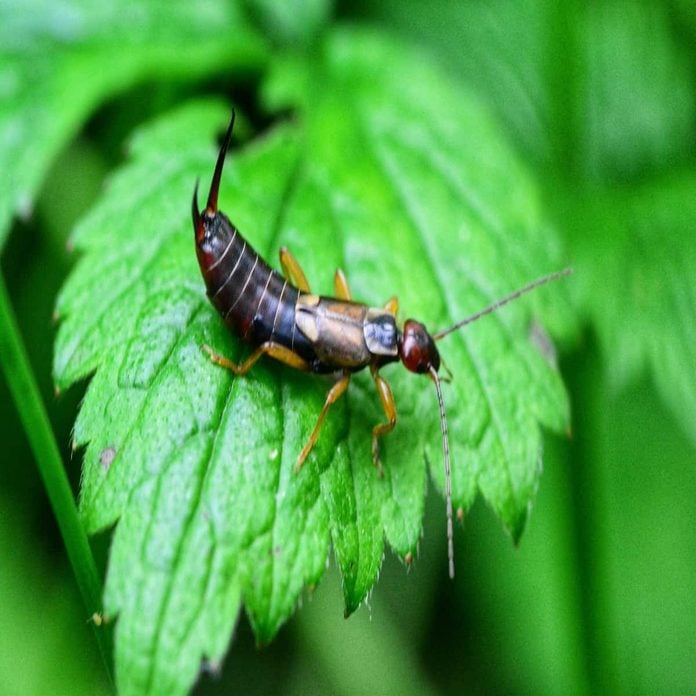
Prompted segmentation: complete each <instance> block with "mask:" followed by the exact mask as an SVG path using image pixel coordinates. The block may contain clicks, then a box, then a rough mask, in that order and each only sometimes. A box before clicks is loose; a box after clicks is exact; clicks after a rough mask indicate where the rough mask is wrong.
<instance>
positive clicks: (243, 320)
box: [191, 112, 571, 577]
mask: <svg viewBox="0 0 696 696" xmlns="http://www.w3.org/2000/svg"><path fill="white" fill-rule="evenodd" d="M234 119H235V114H234V112H233V113H232V118H231V120H230V125H229V127H228V129H227V132H226V134H225V138H224V140H223V143H222V147H221V148H220V153H219V155H218V159H217V163H216V165H215V171H214V174H213V180H212V183H211V186H210V192H209V194H208V200H207V203H206V207H205V208H204V209H203V210H202V211H200V209H199V206H198V198H197V193H198V186H197V185H196V187H195V188H194V192H193V202H192V210H191V213H192V217H193V228H194V232H195V241H196V253H197V256H198V263H199V265H200V268H201V273H202V274H203V278H204V280H205V284H206V288H207V292H208V297H209V298H210V301H211V302H212V303H213V305H214V306H215V307H216V309H217V310H218V312H219V313H220V314H221V316H222V318H223V319H224V321H225V323H226V324H227V325H228V327H229V328H230V329H231V331H232V332H233V333H234V334H236V335H238V336H240V337H241V338H242V339H243V340H244V341H246V342H247V343H249V344H250V345H251V346H252V347H253V351H252V353H251V355H249V357H248V358H247V359H246V360H244V361H243V362H241V363H239V364H236V363H234V362H232V361H230V360H228V359H227V358H225V357H223V356H221V355H218V354H217V353H215V352H214V351H213V350H212V349H211V348H210V347H208V346H203V349H204V350H205V351H206V352H207V353H208V355H209V356H210V359H211V360H212V361H213V362H214V363H216V364H218V365H221V366H222V367H226V368H228V369H229V370H231V371H232V372H234V373H235V374H236V375H244V374H246V373H247V372H248V371H249V370H250V369H251V367H252V366H253V365H254V364H255V363H256V361H257V360H258V359H259V358H260V357H261V356H262V355H268V356H270V357H272V358H275V359H276V360H278V361H280V362H282V363H285V364H286V365H289V366H290V367H294V368H295V369H298V370H303V371H305V372H315V373H324V374H333V375H335V377H336V381H335V382H334V384H333V386H332V387H331V389H330V390H329V393H328V394H327V396H326V400H325V402H324V406H323V407H322V409H321V411H320V413H319V416H318V418H317V423H316V425H315V426H314V429H313V430H312V433H311V434H310V436H309V439H308V440H307V442H306V444H305V446H304V447H303V448H302V451H301V452H300V453H299V455H298V457H297V462H296V464H295V469H296V471H299V470H300V469H301V467H302V465H303V463H304V461H305V460H306V459H307V457H308V455H309V453H310V452H311V450H312V448H313V447H314V444H315V443H316V441H317V438H318V437H319V432H320V430H321V426H322V424H323V422H324V419H325V417H326V414H327V412H328V410H329V408H330V407H331V405H332V404H334V403H335V402H336V401H337V400H338V399H339V398H340V397H341V395H342V394H343V393H344V392H345V390H346V389H347V387H348V384H349V382H350V377H351V375H352V373H354V372H357V371H359V370H362V369H364V368H366V367H369V369H370V373H371V375H372V379H373V380H374V383H375V387H376V388H377V393H378V395H379V398H380V401H381V403H382V408H383V409H384V414H385V416H386V422H384V423H378V424H377V425H375V426H374V427H373V429H372V458H373V461H374V463H375V465H376V466H377V468H378V470H379V471H380V473H381V470H382V466H381V463H380V458H379V438H380V437H382V436H383V435H386V434H387V433H389V432H391V431H392V430H393V429H394V426H395V425H396V404H395V402H394V396H393V394H392V391H391V388H390V387H389V384H388V383H387V382H386V380H385V379H384V377H382V376H381V375H380V373H379V371H380V369H381V368H382V367H383V366H384V365H386V364H388V363H392V362H398V361H401V362H402V363H403V364H404V366H405V367H406V369H408V370H410V371H411V372H415V373H417V374H424V375H428V377H430V379H432V381H433V382H434V383H435V388H436V392H437V400H438V405H439V409H440V424H441V429H442V447H443V455H444V465H445V498H446V503H447V546H448V559H449V575H450V577H454V548H453V522H452V490H451V475H450V453H449V438H448V434H447V417H446V415H445V406H444V400H443V398H442V388H441V384H440V377H439V370H440V353H439V352H438V349H437V346H436V345H435V343H436V342H437V341H439V340H440V339H442V338H444V337H445V336H447V335H448V334H450V333H451V332H453V331H456V330H458V329H460V328H462V327H463V326H465V325H466V324H469V323H471V322H473V321H476V320H477V319H479V318H480V317H482V316H484V315H485V314H488V313H490V312H492V311H494V310H496V309H498V308H499V307H502V306H503V305H505V304H507V303H508V302H510V301H512V300H514V299H516V298H518V297H519V296H520V295H522V294H524V293H526V292H529V291H530V290H532V289H534V288H536V287H539V286H540V285H543V284H545V283H548V282H550V281H553V280H556V279H558V278H560V277H562V276H565V275H567V274H569V273H570V272H571V269H565V270H563V271H560V272H558V273H552V274H550V275H547V276H544V277H542V278H540V279H538V280H536V281H534V282H533V283H531V284H529V285H527V286H525V287H523V288H521V289H520V290H517V291H516V292H514V293H512V294H510V295H508V296H506V297H504V298H503V299H501V300H499V301H498V302H495V303H493V304H492V305H490V306H489V307H486V308H485V309H483V310H482V311H480V312H477V313H476V314H474V315H472V316H470V317H468V318H466V319H464V320H462V321H460V322H458V323H457V324H454V325H453V326H451V327H449V328H448V329H445V330H443V331H438V332H437V333H434V334H431V333H429V332H428V330H427V329H426V327H425V326H424V325H423V324H422V323H420V322H418V321H416V320H414V319H408V320H407V321H406V322H405V323H404V324H403V327H399V325H398V324H397V320H396V314H397V310H398V301H397V299H396V298H395V297H392V298H391V299H390V300H389V301H388V302H387V303H386V304H385V305H384V306H383V307H369V306H367V305H365V304H362V303H361V302H355V301H353V300H352V298H351V292H350V288H349V286H348V281H347V280H346V277H345V275H344V274H343V272H342V271H341V270H340V269H338V270H337V271H336V273H335V275H334V289H335V293H336V296H335V297H326V296H321V295H315V294H313V293H312V292H311V290H310V288H309V283H308V282H307V279H306V277H305V274H304V272H303V271H302V268H301V267H300V265H299V263H298V262H297V260H296V259H295V257H294V256H293V255H292V254H291V253H290V252H289V251H288V250H287V249H286V248H284V247H281V249H280V265H281V268H282V271H283V275H281V274H280V273H278V272H277V271H275V270H273V269H272V268H271V267H270V266H269V265H268V264H267V263H266V262H265V261H264V260H263V259H262V258H261V256H259V254H258V253H256V251H254V249H253V248H252V247H251V245H250V244H249V243H248V242H247V241H246V239H244V237H242V235H241V234H240V232H239V230H238V229H237V228H236V227H235V226H234V225H233V224H232V222H231V221H230V220H229V218H228V217H227V216H226V215H225V214H224V213H222V212H221V211H220V210H218V204H217V199H218V190H219V187H220V178H221V176H222V169H223V165H224V162H225V155H226V153H227V149H228V147H229V143H230V138H231V136H232V129H233V127H234Z"/></svg>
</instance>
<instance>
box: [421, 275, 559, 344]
mask: <svg viewBox="0 0 696 696" xmlns="http://www.w3.org/2000/svg"><path fill="white" fill-rule="evenodd" d="M572 272H573V269H572V268H564V269H563V270H562V271H557V272H556V273H550V274H549V275H546V276H543V277H542V278H537V280H535V281H534V282H533V283H530V284H529V285H525V286H524V287H523V288H520V289H519V290H516V291H515V292H513V293H511V294H510V295H508V296H507V297H503V299H502V300H498V301H497V302H494V303H493V304H492V305H489V306H488V307H486V308H485V309H482V310H481V311H480V312H476V314H472V315H471V316H470V317H467V318H466V319H462V321H459V322H457V323H456V324H455V325H454V326H450V327H449V329H443V330H442V331H438V332H437V333H436V334H433V339H434V340H435V341H439V340H440V339H441V338H444V337H445V336H447V335H448V334H451V333H452V332H453V331H457V329H461V328H462V326H466V325H467V324H471V322H472V321H476V320H477V319H480V318H481V317H483V316H485V315H486V314H490V313H491V312H494V311H495V310H496V309H498V308H500V307H502V306H503V305H506V304H507V303H508V302H512V300H516V299H517V298H518V297H519V296H520V295H524V294H525V293H528V292H529V291H530V290H534V288H538V287H539V286H540V285H545V284H546V283H550V282H551V281H553V280H558V279H559V278H562V277H563V276H567V275H570V274H571V273H572Z"/></svg>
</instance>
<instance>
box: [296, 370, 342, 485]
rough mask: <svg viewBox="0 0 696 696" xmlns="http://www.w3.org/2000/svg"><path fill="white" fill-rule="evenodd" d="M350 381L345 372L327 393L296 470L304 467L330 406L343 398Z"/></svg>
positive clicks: (298, 458) (298, 459)
mask: <svg viewBox="0 0 696 696" xmlns="http://www.w3.org/2000/svg"><path fill="white" fill-rule="evenodd" d="M349 383H350V373H349V372H344V373H343V375H342V376H341V377H340V378H339V380H338V381H337V382H336V383H335V384H334V385H333V387H331V389H330V390H329V393H328V394H327V395H326V401H325V402H324V406H323V407H322V409H321V413H320V414H319V418H318V420H317V424H316V425H315V426H314V430H312V434H311V435H310V436H309V440H307V444H306V445H305V446H304V447H303V448H302V451H301V452H300V456H299V457H297V463H296V464H295V471H299V470H300V469H301V468H302V465H303V464H304V461H305V459H307V456H308V455H309V453H310V452H311V451H312V447H314V445H315V443H316V441H317V438H318V437H319V431H320V430H321V426H322V424H323V423H324V418H326V414H327V412H328V410H329V407H330V406H331V404H335V403H336V402H337V401H338V400H339V399H340V398H341V395H342V394H343V392H344V391H345V390H346V389H347V388H348V384H349Z"/></svg>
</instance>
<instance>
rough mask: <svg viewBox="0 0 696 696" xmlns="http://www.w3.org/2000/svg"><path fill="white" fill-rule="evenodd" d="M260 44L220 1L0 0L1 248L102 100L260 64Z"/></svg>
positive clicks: (231, 5) (230, 6)
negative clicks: (144, 84)
mask: <svg viewBox="0 0 696 696" xmlns="http://www.w3.org/2000/svg"><path fill="white" fill-rule="evenodd" d="M211 27H214V28H215V30H214V31H211ZM231 35H233V36H234V41H230V40H229V37H230V36H231ZM262 50H263V49H262V46H261V44H260V41H259V39H258V38H257V37H255V36H254V35H253V34H252V33H251V31H250V29H249V28H248V27H247V26H246V25H245V24H244V21H243V19H242V17H241V16H240V14H239V11H238V9H236V5H235V4H234V3H228V2H223V1H222V0H207V1H206V2H201V3H195V4H192V3H189V2H178V1H177V2H171V1H170V0H148V2H124V3H102V2H97V1H96V0H59V1H58V2H55V3H51V4H47V3H46V2H43V1H42V0H4V1H3V2H1V3H0V171H3V172H4V173H5V175H4V176H5V178H4V179H3V185H2V186H0V248H1V247H2V244H3V242H4V240H5V237H6V236H7V233H8V232H9V226H10V222H11V218H12V215H13V214H15V213H19V214H21V215H25V216H26V215H28V214H29V213H30V211H31V207H32V204H33V200H34V197H35V195H36V192H37V190H38V188H39V186H40V185H41V181H42V179H43V177H44V175H45V174H46V171H47V170H48V167H49V165H50V163H51V160H52V159H53V157H55V155H56V153H57V152H58V151H59V150H60V148H61V147H62V146H63V145H64V144H65V143H66V142H67V141H68V140H69V139H70V138H71V137H72V136H74V134H75V132H76V131H77V130H78V128H79V127H80V125H81V124H82V123H83V122H84V120H85V119H86V118H87V116H88V115H89V113H90V112H91V111H92V110H93V109H94V108H95V107H96V106H97V105H98V104H99V103H100V102H102V101H103V100H104V99H106V98H108V97H109V96H112V95H114V94H116V93H118V92H120V91H123V90H125V89H127V88H128V87H130V86H132V85H134V84H135V83H137V82H140V81H143V80H146V79H161V80H165V79H171V80H174V79H179V80H180V79H192V78H195V77H200V76H203V75H206V74H209V73H211V72H214V71H215V70H220V69H221V68H228V67H229V66H230V65H231V64H235V65H249V64H252V63H258V62H259V61H260V60H261V56H262Z"/></svg>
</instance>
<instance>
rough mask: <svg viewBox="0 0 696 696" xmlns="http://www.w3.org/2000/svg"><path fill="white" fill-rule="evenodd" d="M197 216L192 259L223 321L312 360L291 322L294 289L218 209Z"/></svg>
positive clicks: (252, 338)
mask: <svg viewBox="0 0 696 696" xmlns="http://www.w3.org/2000/svg"><path fill="white" fill-rule="evenodd" d="M202 218H203V227H204V229H205V234H204V236H203V238H202V239H201V240H200V241H199V242H198V243H197V244H196V251H197V254H198V262H199V264H200V267H201V272H202V273H203V278H204V279H205V284H206V287H207V290H208V297H210V300H211V302H212V303H213V304H214V305H215V307H216V309H217V310H218V312H220V314H221V316H222V317H223V319H224V320H225V323H226V324H227V325H228V326H229V327H230V328H231V329H232V330H233V331H234V333H235V334H237V335H238V336H240V337H241V338H243V339H244V340H245V341H247V342H248V343H250V344H251V345H253V346H258V345H260V344H262V343H264V342H265V341H274V342H275V343H280V344H281V345H284V346H286V347H287V348H290V350H292V351H294V352H295V353H297V354H298V355H299V356H300V357H302V358H304V359H305V360H306V361H307V362H309V363H310V364H313V363H315V361H316V359H317V357H316V354H315V352H314V350H313V348H312V345H311V344H310V342H309V341H308V340H307V339H306V337H305V336H304V335H303V334H302V333H301V332H300V331H298V330H297V327H296V325H295V306H296V304H297V298H298V296H299V291H298V290H297V288H295V287H294V286H293V285H291V284H290V283H289V282H288V281H287V280H286V279H285V278H283V277H282V276H281V275H280V274H279V273H277V272H276V271H274V270H273V269H272V268H270V267H269V266H268V264H267V263H266V262H265V261H264V260H263V259H262V258H261V256H260V255H259V254H258V253H257V252H256V251H255V250H254V249H253V248H252V246H251V245H250V244H249V243H248V242H247V241H246V240H245V239H244V237H242V235H241V234H240V233H239V232H238V231H237V228H236V227H235V226H234V225H233V224H232V223H231V222H230V221H229V219H228V218H227V216H225V215H224V214H223V213H221V212H219V211H218V212H216V213H214V214H211V213H207V212H204V213H203V216H202Z"/></svg>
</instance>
